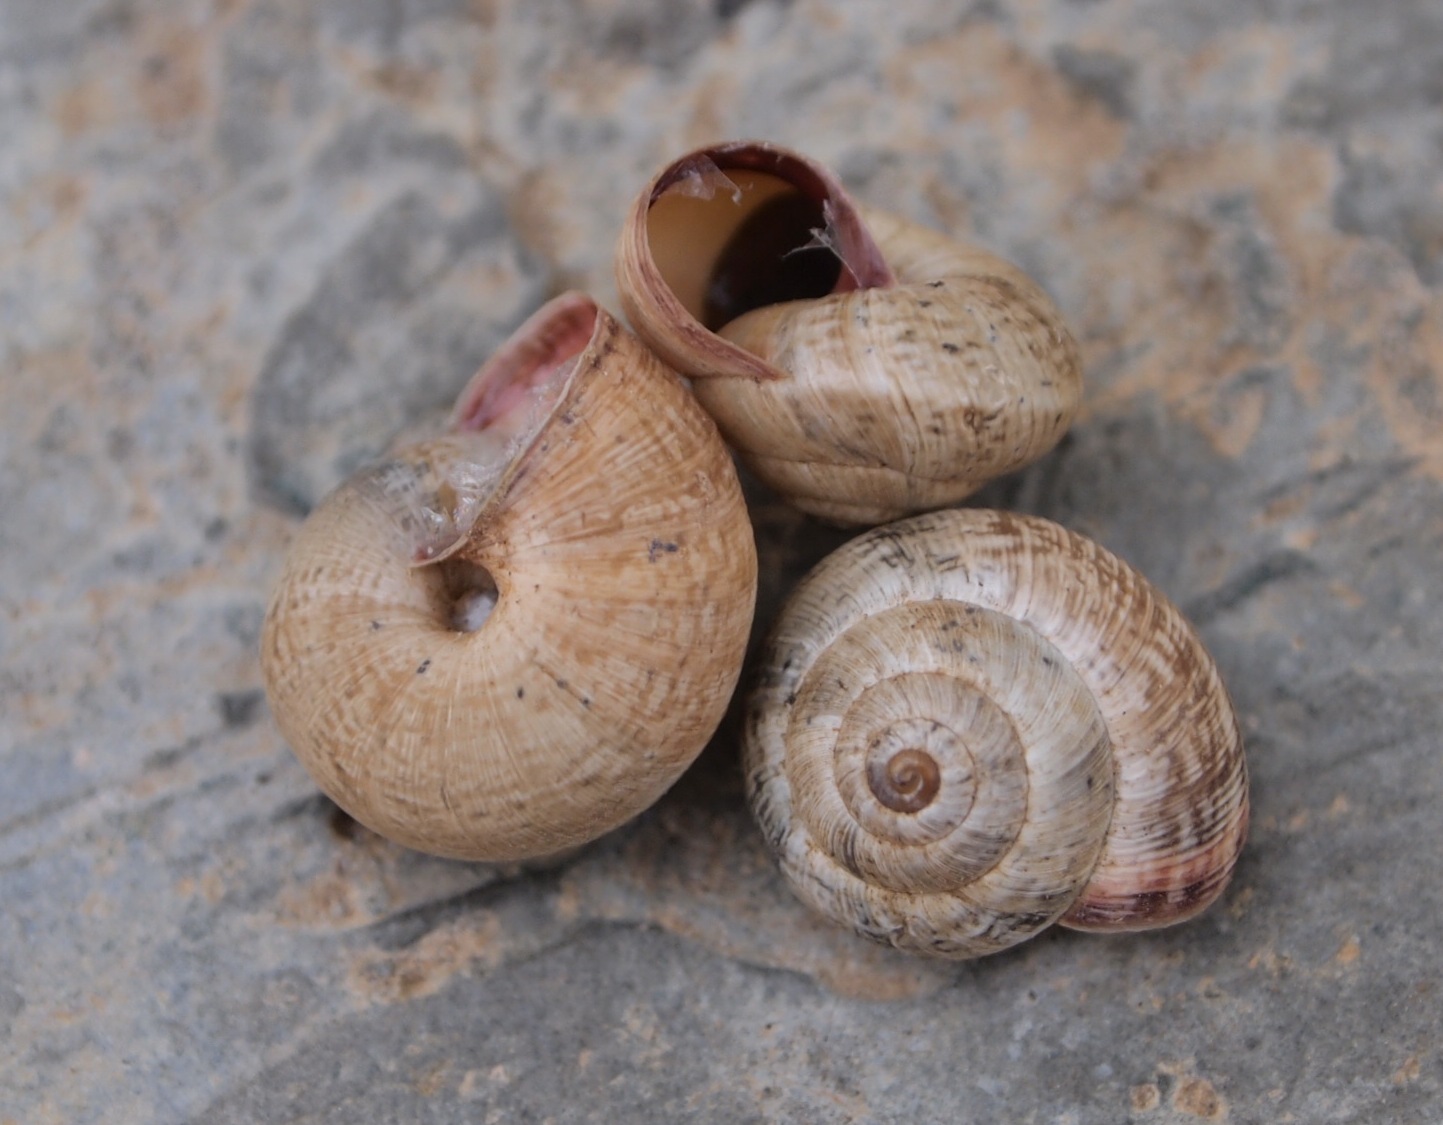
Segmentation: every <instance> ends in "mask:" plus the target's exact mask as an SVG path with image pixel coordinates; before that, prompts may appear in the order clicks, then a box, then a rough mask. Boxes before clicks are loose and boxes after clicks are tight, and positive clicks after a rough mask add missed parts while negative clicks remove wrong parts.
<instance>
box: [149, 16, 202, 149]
mask: <svg viewBox="0 0 1443 1125" xmlns="http://www.w3.org/2000/svg"><path fill="white" fill-rule="evenodd" d="M207 45H208V43H207V40H206V38H205V37H204V36H203V35H202V34H201V33H200V32H198V31H197V30H195V29H194V28H190V27H186V26H185V25H183V24H180V23H172V24H168V25H167V26H165V27H163V28H161V29H158V30H157V31H156V32H155V34H154V37H153V39H152V40H151V42H150V44H149V49H148V50H147V51H146V52H145V54H144V57H143V58H142V59H141V62H140V73H139V74H138V75H137V76H136V78H135V96H136V100H137V101H138V102H139V103H140V108H141V110H142V111H143V112H144V114H145V116H146V118H147V119H148V120H149V121H150V122H151V124H153V125H159V126H171V125H179V124H181V123H182V122H185V121H188V120H189V119H191V118H193V117H198V116H200V115H201V114H203V113H205V112H206V110H207V109H208V107H209V105H210V89H209V87H208V86H207V83H206V79H207V75H208V74H209V73H210V72H211V70H212V68H211V67H209V66H208V65H207V61H206V48H207Z"/></svg>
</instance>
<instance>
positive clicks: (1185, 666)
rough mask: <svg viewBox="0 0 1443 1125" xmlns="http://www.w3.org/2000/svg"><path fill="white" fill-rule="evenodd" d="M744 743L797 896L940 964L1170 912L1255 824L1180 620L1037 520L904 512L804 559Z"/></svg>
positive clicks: (1135, 581) (1213, 892)
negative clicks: (810, 562) (1035, 938)
mask: <svg viewBox="0 0 1443 1125" xmlns="http://www.w3.org/2000/svg"><path fill="white" fill-rule="evenodd" d="M744 755H745V768H746V778H747V789H748V796H749V799H750V802H751V805H752V810H753V812H754V814H755V816H756V818H757V820H758V822H759V823H760V825H761V827H762V831H763V833H764V835H765V837H766V839H767V842H768V844H769V846H770V848H771V849H772V851H773V852H774V853H775V854H776V855H777V857H778V859H779V862H780V865H781V868H782V871H783V874H784V875H785V876H786V878H787V879H788V881H789V882H790V884H791V885H792V887H793V889H794V890H795V891H796V892H797V894H798V895H799V896H800V897H801V898H802V899H803V900H804V901H805V902H807V903H809V904H810V905H812V906H813V907H815V908H816V909H818V910H819V911H821V912H822V913H823V914H825V915H827V916H829V917H831V918H833V919H834V920H837V921H839V922H841V923H843V924H846V925H850V926H852V927H853V928H854V929H856V930H857V931H858V932H859V933H861V934H863V935H864V936H867V937H870V938H872V939H874V940H877V941H880V942H883V943H887V944H891V945H894V946H897V947H899V948H902V949H906V950H910V951H914V952H919V953H924V954H932V955H936V956H943V957H956V958H964V957H976V956H981V955H984V954H988V953H993V952H996V951H999V950H1001V949H1005V948H1007V947H1009V946H1011V945H1013V944H1015V943H1017V942H1019V941H1022V940H1024V939H1026V938H1028V937H1030V936H1032V935H1033V934H1035V933H1037V932H1038V931H1039V930H1041V929H1043V928H1044V927H1046V926H1048V925H1050V924H1051V923H1053V922H1061V924H1063V925H1065V926H1070V927H1073V928H1078V929H1092V930H1135V929H1148V928H1153V927H1158V926H1165V925H1169V924H1172V923H1174V922H1178V921H1182V920H1184V919H1186V918H1189V917H1192V916H1193V915H1195V914H1197V913H1198V912H1200V911H1201V910H1203V909H1204V908H1205V907H1206V906H1207V905H1208V904H1209V903H1211V902H1212V901H1213V900H1214V899H1215V898H1216V897H1217V896H1218V895H1219V894H1220V893H1221V892H1222V890H1223V888H1224V886H1225V885H1226V884H1227V882H1228V879H1229V877H1230V876H1231V873H1232V871H1233V868H1234V866H1235V864H1236V862H1237V858H1238V853H1239V851H1240V849H1241V846H1242V843H1243V838H1244V836H1245V834H1246V827H1247V819H1248V799H1247V772H1246V767H1245V763H1244V759H1243V752H1242V741H1241V736H1240V733H1239V730H1238V725H1237V721H1236V717H1235V715H1234V712H1233V709H1232V706H1231V703H1230V702H1229V700H1228V696H1227V693H1226V691H1225V689H1224V687H1223V685H1222V682H1221V680H1220V678H1219V676H1218V672H1217V668H1216V665H1215V664H1214V663H1213V661H1212V659H1211V657H1210V656H1209V655H1208V653H1207V652H1206V650H1205V649H1204V648H1203V647H1202V645H1201V643H1200V641H1199V640H1198V638H1197V636H1196V634H1195V633H1194V631H1193V630H1192V628H1191V626H1190V625H1189V624H1188V623H1187V621H1186V620H1185V619H1184V618H1183V616H1182V614H1181V613H1180V612H1179V611H1178V610H1177V609H1176V608H1175V607H1174V606H1173V605H1172V604H1171V603H1170V602H1168V601H1167V599H1166V598H1165V597H1164V596H1163V595H1162V594H1161V593H1160V592H1158V591H1157V590H1156V589H1155V588H1153V587H1152V586H1151V585H1150V584H1149V583H1148V582H1147V581H1146V580H1145V579H1143V578H1142V576H1141V575H1139V574H1138V573H1137V572H1136V571H1134V570H1132V569H1131V568H1130V567H1128V566H1127V565H1126V564H1125V563H1123V562H1122V561H1121V560H1119V559H1118V558H1116V557H1115V556H1113V555H1111V554H1110V553H1109V552H1107V551H1105V550H1104V549H1103V548H1101V547H1100V546H1098V545H1096V544H1094V543H1092V542H1090V541H1088V540H1086V539H1084V538H1082V537H1081V536H1078V535H1075V534H1073V533H1071V532H1068V531H1066V530H1064V529H1063V528H1061V527H1058V526H1057V525H1055V524H1052V523H1049V522H1048V521H1045V520H1041V519H1037V518H1033V517H1025V516H1018V515H1011V514H1007V513H1001V512H990V511H980V510H964V511H944V512H936V513H932V514H928V515H922V516H917V517H914V518H912V519H909V520H904V521H901V522H899V523H895V524H892V525H888V526H886V527H881V528H877V529H874V530H873V531H870V532H868V533H865V534H863V535H862V536H860V537H859V538H857V539H855V540H853V541H852V542H851V543H849V544H847V545H846V546H844V547H843V548H841V549H840V550H838V551H837V552H835V553H834V554H833V555H831V556H830V557H829V558H827V559H826V560H824V561H823V562H822V563H821V564H819V566H818V567H817V568H816V569H814V570H813V572H812V573H811V574H809V575H808V576H807V578H806V579H805V580H804V581H803V582H802V584H801V585H800V586H799V587H798V588H797V590H796V591H795V592H794V594H793V596H792V598H791V599H790V600H789V602H788V604H787V606H786V608H785V609H784V610H783V613H782V615H781V617H780V618H779V620H778V622H777V624H776V626H775V628H774V630H773V632H772V635H771V637H770V639H769V641H768V643H767V646H766V649H765V651H764V653H763V655H762V662H761V669H760V673H759V678H758V682H757V684H756V686H755V688H754V690H753V693H752V696H751V698H750V700H749V703H748V712H747V724H746V737H745V748H744Z"/></svg>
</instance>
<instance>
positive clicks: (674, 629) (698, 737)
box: [262, 295, 756, 861]
mask: <svg viewBox="0 0 1443 1125" xmlns="http://www.w3.org/2000/svg"><path fill="white" fill-rule="evenodd" d="M553 353H554V354H553ZM518 373H519V374H518ZM527 373H531V374H529V375H528V374H527ZM532 378H535V379H536V380H538V385H537V386H535V387H532V386H529V385H528V380H529V379H532ZM518 411H520V412H521V414H522V415H523V416H524V417H523V418H522V419H521V422H520V423H519V425H518V426H517V427H515V429H516V432H514V433H510V432H509V431H508V427H509V426H510V425H511V423H512V422H514V421H515V415H516V413H517V412H518ZM496 427H499V429H500V432H501V434H502V435H503V440H501V441H500V442H499V444H498V443H497V442H496V441H490V440H488V438H489V437H490V436H491V435H490V430H491V429H492V428H496ZM498 450H499V452H498ZM755 589H756V556H755V548H754V541H753V538H752V533H751V527H750V524H749V521H748V519H747V513H746V508H745V504H744V502H743V500H742V496H741V491H740V487H739V485H738V482H737V480H736V476H735V472H734V471H733V469H732V465H731V461H730V458H729V456H728V455H727V452H726V449H725V446H724V445H723V444H722V442H721V440H720V438H719V437H718V435H717V434H716V431H715V427H714V426H713V424H712V423H711V421H710V420H709V419H708V418H707V417H706V415H705V414H704V412H703V411H702V410H701V409H700V408H699V407H698V406H697V405H696V403H695V402H694V401H693V400H692V399H691V397H690V396H689V394H688V393H687V391H686V389H685V387H683V386H682V384H681V381H680V380H679V379H678V378H677V377H676V376H675V375H674V373H672V372H671V371H669V370H667V369H666V368H665V367H664V366H663V365H662V364H661V363H660V362H659V361H658V360H657V359H656V358H655V357H654V356H653V355H651V354H650V353H649V352H648V351H647V350H646V349H645V348H643V347H642V346H641V344H640V343H639V341H637V340H636V339H635V338H634V337H632V336H631V335H630V334H629V333H627V332H626V331H625V330H624V329H623V328H621V326H620V325H619V324H618V323H617V322H616V321H614V320H613V319H612V318H611V317H609V316H608V315H607V314H606V313H605V312H604V311H603V310H601V309H599V308H598V307H596V306H595V304H594V303H592V302H590V301H589V300H588V299H586V298H582V297H580V296H579V295H568V296H566V297H562V298H558V299H557V300H556V301H555V302H553V303H552V304H550V305H548V306H547V307H546V308H545V309H543V310H542V311H541V312H539V313H538V314H537V316H536V317H535V318H533V321H532V322H529V323H528V325H526V326H523V328H522V329H521V330H519V331H518V334H517V337H516V338H514V339H513V341H512V343H511V344H508V346H507V347H506V348H503V349H502V351H501V352H499V353H498V355H497V357H496V358H495V359H493V360H492V362H491V363H489V364H488V365H487V367H486V368H483V369H482V371H481V372H480V373H478V375H477V377H476V379H475V380H473V382H472V384H471V385H470V386H469V387H468V388H467V390H466V391H465V392H463V394H462V397H461V400H460V402H459V403H458V407H457V412H456V415H455V417H454V419H453V430H452V432H451V433H449V434H448V435H446V436H443V437H441V438H439V439H436V440H434V441H431V442H426V443H421V444H418V445H415V446H411V447H408V448H406V449H403V450H400V451H398V452H397V453H396V454H395V455H393V456H392V457H391V458H389V459H388V460H387V461H385V462H383V463H382V464H381V465H379V466H376V467H373V468H369V469H366V470H363V471H362V472H361V473H359V474H357V476H355V477H353V478H352V479H351V480H350V481H348V482H346V483H345V484H343V485H342V486H341V487H340V488H338V489H337V490H336V491H335V492H334V493H332V494H331V496H329V497H328V498H327V499H326V500H325V501H324V502H323V503H322V504H321V505H320V506H319V507H318V508H317V509H316V511H315V512H313V513H312V514H311V516H310V517H309V518H308V520H307V521H306V523H305V524H304V525H303V526H302V528H301V529H300V531H299V532H298V533H297V536H296V539H295V541H294V542H293V544H292V547H291V550H290V552H289V554H288V556H287V560H286V565H285V568H284V570H283V572H282V574H281V577H280V579H279V581H278V583H277V586H276V589H275V592H274V594H273V596H272V600H271V605H270V609H269V611H268V614H267V619H266V625H265V630H264V635H263V640H262V668H263V671H264V673H265V678H266V686H267V691H268V694H269V695H270V698H271V702H272V709H273V712H274V714H275V716H276V719H277V722H278V724H279V725H280V727H281V730H282V732H283V733H284V734H285V736H286V738H287V740H288V741H289V742H290V743H291V745H292V747H293V748H294V749H295V751H296V753H297V755H298V756H299V757H300V758H301V759H302V761H303V762H304V763H305V765H306V766H307V768H308V769H309V770H310V772H311V774H312V776H313V777H314V778H315V779H316V781H317V783H318V784H319V785H320V786H321V788H322V789H324V790H325V791H326V793H328V794H329V795H330V796H331V797H332V798H333V799H334V800H336V801H337V803H338V804H340V805H341V806H342V807H343V808H345V809H346V810H347V811H348V812H349V813H351V814H352V815H353V816H355V817H356V819H358V820H359V821H361V822H362V823H363V824H365V825H367V826H368V827H370V828H372V829H374V830H375V831H377V832H379V833H381V834H382V835H385V836H387V837H389V838H391V839H393V840H396V841H398V842H400V843H402V844H405V845H407V846H410V847H414V848H417V849H419V850H423V851H429V852H433V853H436V854H440V855H447V856H454V857H457V858H467V859H484V860H492V861H503V860H517V859H526V858H533V857H538V856H545V855H549V854H553V853H556V852H560V851H564V850H566V849H568V848H572V847H575V846H578V845H579V844H583V843H586V842H587V841H589V840H591V839H594V838H596V837H597V836H599V835H601V834H602V833H603V832H605V831H608V830H609V829H611V828H614V827H616V826H617V825H619V824H621V823H622V822H624V821H626V820H628V819H630V818H631V817H632V816H634V815H635V814H636V813H638V812H640V811H641V810H642V809H643V808H645V807H647V806H648V805H650V804H651V803H653V802H654V801H655V800H656V799H657V798H658V797H659V796H660V795H661V793H662V792H664V791H665V790H666V788H667V787H668V786H670V784H671V783H672V782H673V781H674V780H675V779H676V778H677V777H678V776H679V775H680V773H681V772H682V770H684V769H685V768H686V766H687V765H689V764H690V763H691V761H692V760H693V759H694V758H695V756H696V755H697V754H698V753H699V752H700V750H701V748H702V746H703V745H704V744H705V743H706V741H707V739H708V738H709V737H710V735H711V734H712V732H713V731H714V730H715V728H716V726H717V724H718V723H719V722H720V720H721V717H722V714H723V712H724V710H725V708H726V706H727V703H728V701H729V699H730V696H731V693H732V690H733V688H734V686H735V682H736V678H737V675H738V672H739V669H740V665H741V659H742V655H743V652H744V649H745V645H746V639H747V635H748V632H749V628H750V623H751V615H752V608H753V602H754V598H755ZM491 603H494V607H493V606H492V605H491Z"/></svg>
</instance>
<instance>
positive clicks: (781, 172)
mask: <svg viewBox="0 0 1443 1125" xmlns="http://www.w3.org/2000/svg"><path fill="white" fill-rule="evenodd" d="M712 167H714V168H716V169H718V170H720V171H722V172H726V171H729V170H734V169H745V170H747V171H751V172H766V173H768V174H770V175H773V176H776V177H777V178H778V179H782V180H785V181H786V182H787V183H789V184H790V185H791V186H792V187H794V188H796V189H797V191H799V192H800V193H801V194H802V195H804V196H806V197H807V198H808V199H810V200H812V201H813V202H815V203H819V204H821V205H822V206H823V207H830V208H831V214H830V215H829V216H828V219H829V221H830V223H831V224H832V233H833V234H834V235H835V237H836V239H837V249H838V251H839V256H840V258H841V260H842V272H841V276H840V277H839V278H838V279H837V285H836V288H835V289H833V292H834V293H848V292H851V291H852V290H855V289H882V288H886V287H888V286H892V285H896V284H897V279H896V277H894V276H893V274H892V270H891V268H890V267H889V266H888V265H887V262H886V260H885V259H884V258H883V257H882V251H881V249H880V248H878V246H877V244H876V242H875V241H874V240H873V238H872V236H871V234H870V233H869V232H868V231H867V228H866V227H865V226H864V225H863V223H862V220H861V217H860V216H859V215H858V214H857V208H856V206H855V205H854V204H853V203H852V200H851V197H850V196H849V195H848V194H847V191H846V189H845V188H843V187H842V185H841V183H840V182H839V181H838V180H837V179H836V177H835V176H833V175H832V174H831V173H830V172H829V171H827V169H826V168H824V167H823V166H822V165H820V164H818V163H816V162H815V161H813V160H809V159H808V158H807V157H805V156H803V155H802V154H801V153H799V152H793V151H792V150H791V149H787V148H782V147H781V146H780V145H774V144H771V143H770V142H768V141H724V142H722V143H721V144H716V145H708V146H705V147H703V148H698V149H694V150H693V151H691V152H689V153H687V154H686V155H685V156H683V157H681V158H679V159H678V160H676V161H674V162H673V163H672V164H670V165H668V166H667V167H666V168H665V169H664V170H663V171H662V172H661V174H660V175H658V176H657V178H656V179H655V181H653V183H652V188H651V192H650V196H649V203H648V209H649V208H650V206H651V205H653V204H655V203H656V201H657V200H658V199H660V198H661V197H662V196H663V195H664V194H666V192H667V191H668V190H670V189H671V188H673V187H675V186H676V185H677V184H679V183H681V182H682V181H684V180H686V179H689V178H691V177H692V176H697V175H704V174H705V173H706V172H707V171H709V170H710V168H712Z"/></svg>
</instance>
